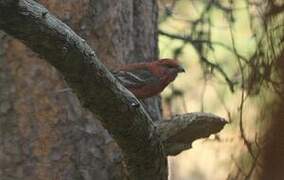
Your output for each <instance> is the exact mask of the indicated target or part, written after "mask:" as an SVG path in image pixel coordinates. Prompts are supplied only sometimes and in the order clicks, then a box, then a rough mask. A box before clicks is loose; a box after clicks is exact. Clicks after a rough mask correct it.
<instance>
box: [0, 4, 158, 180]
mask: <svg viewBox="0 0 284 180" xmlns="http://www.w3.org/2000/svg"><path fill="white" fill-rule="evenodd" d="M39 2H40V3H42V4H43V5H45V6H46V7H47V8H48V9H49V10H50V11H51V12H52V13H53V14H56V15H57V16H58V17H59V18H60V19H61V20H63V21H64V22H65V23H66V24H68V25H69V26H70V27H72V29H73V30H75V32H76V33H78V34H79V35H80V36H81V37H83V38H84V39H86V41H87V42H88V44H90V45H91V46H92V47H93V48H95V49H96V50H97V55H98V57H99V58H100V59H101V60H102V62H103V63H104V64H105V65H106V66H108V67H109V68H114V67H116V66H117V65H119V64H123V63H132V62H140V61H144V60H145V59H149V60H151V59H152V58H157V53H158V50H157V5H156V1H142V0H135V1H130V0H123V1H122V0H119V1H112V0H70V1H66V0H49V1H47V0H41V1H39ZM145 103H146V104H150V105H148V108H147V110H148V112H150V114H151V116H152V117H153V119H159V120H160V119H161V116H160V105H159V98H158V97H156V98H152V99H148V100H147V102H145ZM94 119H95V117H94V115H93V114H91V113H90V112H88V111H87V110H85V109H83V108H82V107H81V106H80V104H79V101H78V99H77V98H76V96H75V95H74V94H73V93H72V91H71V90H70V89H69V88H68V86H67V85H66V84H65V82H64V80H63V78H62V77H61V75H60V74H59V73H58V72H57V71H56V69H55V68H54V67H52V66H50V65H49V64H47V63H46V62H45V61H44V60H40V57H38V55H36V54H35V53H33V52H32V51H31V50H29V49H28V48H27V47H25V46H24V45H23V44H22V43H20V42H19V41H18V40H15V39H13V38H11V37H7V36H6V35H4V34H3V33H2V34H1V38H0V179H1V180H2V179H3V180H16V179H21V180H44V179H46V180H61V179H66V180H70V179H76V180H77V179H78V180H79V179H86V180H92V179H99V180H104V179H126V173H125V172H124V167H123V166H124V165H123V162H122V155H121V152H120V150H119V148H118V146H117V145H116V143H115V142H114V141H113V139H112V138H111V137H110V135H109V134H108V132H107V131H106V130H105V129H104V128H103V127H102V126H101V124H100V122H99V121H97V120H95V121H94Z"/></svg>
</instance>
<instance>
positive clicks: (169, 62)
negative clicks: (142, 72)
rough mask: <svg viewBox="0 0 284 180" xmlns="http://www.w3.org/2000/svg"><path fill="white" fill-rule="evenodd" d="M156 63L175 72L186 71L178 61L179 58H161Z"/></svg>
mask: <svg viewBox="0 0 284 180" xmlns="http://www.w3.org/2000/svg"><path fill="white" fill-rule="evenodd" d="M156 63H157V65H159V66H160V67H163V68H164V69H166V70H167V71H169V72H171V73H173V74H178V73H181V72H185V70H184V68H183V67H182V66H181V65H180V64H179V63H178V61H177V60H174V59H160V60H159V61H156Z"/></svg>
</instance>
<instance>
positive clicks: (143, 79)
mask: <svg viewBox="0 0 284 180" xmlns="http://www.w3.org/2000/svg"><path fill="white" fill-rule="evenodd" d="M112 73H113V75H114V76H115V77H116V78H117V79H118V80H119V81H120V82H121V83H122V85H123V86H125V87H127V88H139V87H143V86H145V85H151V84H157V83H159V78H158V77H156V76H155V75H154V74H153V73H152V72H150V71H149V70H148V69H146V68H145V69H144V68H141V69H135V70H127V71H126V70H119V71H114V72H112Z"/></svg>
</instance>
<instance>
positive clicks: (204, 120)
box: [156, 112, 227, 155]
mask: <svg viewBox="0 0 284 180" xmlns="http://www.w3.org/2000/svg"><path fill="white" fill-rule="evenodd" d="M226 123H227V121H225V119H223V118H221V117H219V116H216V115H214V114H210V113H200V112H197V113H188V114H183V115H176V116H174V117H173V118H172V119H170V120H165V121H160V122H157V123H156V125H157V129H158V131H159V134H160V138H161V141H162V143H163V146H164V149H165V152H166V154H167V155H177V154H179V153H180V152H182V151H184V150H186V149H189V148H191V144H192V143H193V141H195V140H196V139H199V138H205V137H208V136H209V135H210V134H215V133H217V132H219V131H221V130H222V129H223V127H224V126H225V124H226Z"/></svg>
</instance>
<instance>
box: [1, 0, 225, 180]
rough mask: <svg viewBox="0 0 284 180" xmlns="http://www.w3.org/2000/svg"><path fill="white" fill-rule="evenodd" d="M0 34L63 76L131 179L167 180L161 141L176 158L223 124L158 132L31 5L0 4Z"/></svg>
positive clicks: (68, 34) (189, 123)
mask: <svg viewBox="0 0 284 180" xmlns="http://www.w3.org/2000/svg"><path fill="white" fill-rule="evenodd" d="M94 23H95V22H94ZM94 25H95V24H94ZM0 29H3V30H4V31H5V32H6V33H8V34H10V35H12V36H14V37H16V38H18V39H19V40H21V41H22V42H23V43H24V44H26V45H27V46H28V47H30V48H31V49H32V50H33V51H34V52H37V53H38V54H39V55H40V56H42V57H44V58H45V59H46V60H47V61H48V62H49V63H50V64H51V65H53V66H54V67H55V68H57V69H58V71H59V72H61V74H62V75H63V76H64V78H65V80H66V82H67V83H68V85H69V86H70V87H71V88H72V89H73V91H74V92H75V93H76V95H77V96H78V98H79V99H80V102H81V104H82V105H83V106H84V107H86V108H88V109H89V110H90V111H91V112H93V113H94V114H95V115H96V117H97V119H98V120H100V121H101V122H102V124H103V125H104V127H105V128H106V129H107V130H108V131H109V133H110V134H111V135H112V137H113V138H114V139H115V141H116V142H117V143H118V145H119V146H120V148H121V149H122V152H123V154H124V159H125V161H126V163H127V169H128V172H129V176H130V179H149V180H151V179H167V162H166V154H165V153H164V151H163V145H162V141H163V142H164V143H165V146H166V149H167V152H168V154H177V153H178V152H180V151H182V150H184V149H185V148H181V147H180V146H179V147H178V144H190V143H191V142H192V141H193V140H195V139H197V138H200V137H205V136H208V135H209V134H210V133H215V132H217V131H219V130H221V129H222V127H223V126H224V124H225V122H224V121H222V122H221V118H218V117H215V116H213V115H210V116H209V115H207V114H206V115H205V114H198V113H197V114H196V113H195V114H187V115H183V116H178V117H176V118H174V119H173V121H165V122H161V123H159V124H157V126H158V128H157V127H156V125H155V124H153V122H152V120H151V118H150V117H149V115H148V114H147V113H146V112H145V110H144V109H143V107H142V105H141V104H140V102H139V101H138V100H137V99H136V98H135V97H134V96H133V95H132V94H131V93H130V92H129V91H128V90H127V89H126V88H124V87H123V86H122V85H121V84H120V83H119V82H118V81H117V80H116V79H115V78H114V77H113V76H112V74H111V73H110V72H109V71H108V70H107V69H106V68H105V66H104V65H103V64H101V63H100V61H99V59H98V58H97V56H96V53H95V52H94V51H93V50H92V49H91V47H90V46H89V45H88V44H87V43H86V41H85V40H83V39H82V38H80V37H79V36H78V35H77V34H76V33H75V32H73V31H72V29H70V28H69V27H68V26H67V25H65V24H64V23H62V22H61V21H60V20H58V19H57V18H55V17H54V16H53V15H51V14H50V13H49V12H48V10H47V9H46V8H44V7H43V6H42V5H40V4H38V3H36V2H35V1H32V0H17V1H16V0H4V1H0ZM137 105H138V106H137ZM207 118H208V119H207ZM217 121H218V122H219V121H220V122H219V124H218V123H217ZM157 129H158V131H157ZM169 129H171V130H169ZM160 136H161V137H162V139H160ZM173 149H174V150H173Z"/></svg>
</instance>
